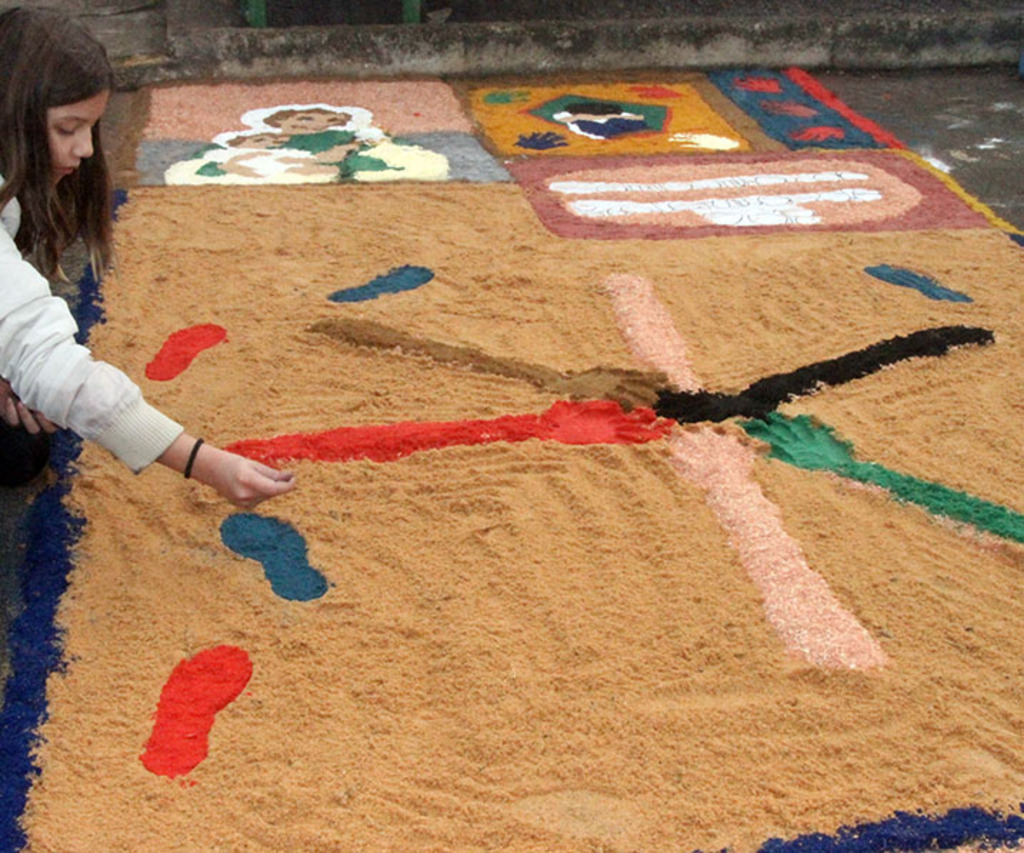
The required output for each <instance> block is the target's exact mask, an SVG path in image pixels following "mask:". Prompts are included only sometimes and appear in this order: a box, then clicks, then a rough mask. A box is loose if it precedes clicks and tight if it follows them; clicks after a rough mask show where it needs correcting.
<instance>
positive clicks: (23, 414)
mask: <svg viewBox="0 0 1024 853" xmlns="http://www.w3.org/2000/svg"><path fill="white" fill-rule="evenodd" d="M16 409H17V413H18V418H19V420H20V421H21V425H22V426H23V427H25V429H26V430H28V433H29V435H39V433H40V431H41V430H42V427H41V426H40V425H39V421H37V420H36V416H35V414H34V413H33V412H32V411H31V410H29V409H28V408H27V407H26V406H25V404H24V403H22V402H19V403H18V404H17V406H16Z"/></svg>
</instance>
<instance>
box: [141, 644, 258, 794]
mask: <svg viewBox="0 0 1024 853" xmlns="http://www.w3.org/2000/svg"><path fill="white" fill-rule="evenodd" d="M251 677H252V663H251V662H250V660H249V655H248V654H246V652H245V651H244V650H242V649H240V648H238V647H237V646H216V647H215V648H212V649H206V650H205V651H202V652H199V654H197V655H196V656H195V657H192V658H189V659H187V660H183V661H182V662H181V663H179V664H178V665H177V666H176V667H175V668H174V670H173V671H172V672H171V675H170V677H169V678H168V679H167V683H166V684H164V688H163V690H162V691H161V692H160V701H159V703H158V704H157V709H156V721H155V722H154V724H153V733H152V734H151V735H150V738H149V740H148V741H147V742H146V749H145V752H143V753H142V756H141V758H142V763H143V764H144V765H145V766H146V769H147V770H149V771H150V772H151V773H156V774H157V775H159V776H168V777H170V778H172V779H173V778H174V777H175V776H184V775H185V774H186V773H189V772H190V771H191V770H193V769H194V768H195V767H197V766H198V765H199V764H200V762H202V761H203V759H205V758H206V756H207V753H208V752H209V748H210V729H211V728H213V721H214V717H216V715H217V712H218V711H220V710H221V709H222V708H225V707H226V706H227V705H229V704H230V703H231V702H233V701H234V700H235V698H236V697H237V696H238V694H239V693H241V692H242V690H243V689H244V688H245V685H246V684H248V683H249V679H250V678H251Z"/></svg>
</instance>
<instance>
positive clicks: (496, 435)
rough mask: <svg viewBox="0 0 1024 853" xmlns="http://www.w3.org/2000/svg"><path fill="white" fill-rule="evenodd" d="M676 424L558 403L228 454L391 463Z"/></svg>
mask: <svg viewBox="0 0 1024 853" xmlns="http://www.w3.org/2000/svg"><path fill="white" fill-rule="evenodd" d="M673 423H674V422H673V421H669V420H664V419H661V418H659V417H658V416H657V415H656V414H655V413H654V412H653V411H651V410H650V409H644V408H636V409H633V410H632V411H630V412H624V411H623V410H622V408H621V406H619V404H618V403H613V402H611V401H609V400H596V401H587V402H582V403H570V402H561V401H560V402H558V403H555V404H554V405H553V406H552V407H551V408H550V409H548V410H547V411H546V412H542V413H541V414H527V415H505V416H503V417H499V418H493V419H489V420H467V421H442V422H433V423H432V422H423V421H406V422H402V423H394V424H374V425H371V426H357V427H340V428H338V429H332V430H326V431H323V432H310V433H295V434H292V435H279V436H275V437H274V438H268V439H245V440H243V441H236V442H234V443H233V444H230V445H228V447H227V449H228V450H230V451H232V452H234V453H238V454H240V455H242V456H248V457H249V458H250V459H256V460H258V461H260V462H264V463H267V464H273V463H275V462H284V461H291V460H298V459H309V460H315V461H320V462H348V461H351V460H355V459H369V460H372V461H374V462H393V461H395V460H396V459H401V458H403V457H405V456H409V455H410V454H413V453H417V452H419V451H423V450H439V449H441V448H445V447H456V446H460V445H462V446H464V445H472V444H490V443H493V442H497V441H505V442H518V441H527V440H529V439H540V440H542V441H556V442H560V443H561V444H643V443H646V442H648V441H655V440H657V439H661V438H664V437H665V436H666V435H668V433H669V431H670V430H671V429H672V427H673Z"/></svg>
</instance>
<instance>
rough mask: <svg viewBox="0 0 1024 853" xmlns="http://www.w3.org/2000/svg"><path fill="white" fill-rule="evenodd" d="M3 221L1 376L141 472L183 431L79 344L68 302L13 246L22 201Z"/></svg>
mask: <svg viewBox="0 0 1024 853" xmlns="http://www.w3.org/2000/svg"><path fill="white" fill-rule="evenodd" d="M0 183H2V181H0ZM0 224H2V226H3V227H0V377H2V378H4V379H6V380H7V381H8V382H10V383H11V387H12V388H13V389H14V393H15V394H17V395H18V397H19V398H20V399H21V400H22V401H23V402H24V403H25V405H26V406H28V408H29V409H31V410H33V411H37V412H41V413H42V414H43V415H45V416H46V417H47V418H49V419H50V420H51V421H53V422H54V423H55V424H57V425H58V426H60V427H66V428H68V429H71V430H73V431H74V432H76V433H77V434H78V435H80V436H81V437H82V438H84V439H88V440H90V441H95V442H96V443H97V444H99V445H101V446H102V447H105V448H106V449H107V450H109V451H110V452H111V453H113V454H114V455H115V456H117V457H118V458H119V459H121V460H122V461H123V462H124V463H125V464H126V465H127V466H128V467H129V468H131V469H132V470H133V471H135V472H138V471H141V470H142V469H143V468H145V467H146V466H147V465H149V464H150V463H151V462H153V461H154V460H156V458H157V457H159V456H160V455H161V454H162V453H163V452H164V451H165V450H166V449H167V448H168V447H169V446H170V445H171V443H172V442H173V441H174V439H176V438H177V437H178V436H179V435H180V434H181V433H182V432H183V431H184V430H183V428H182V427H181V425H180V424H177V423H175V422H174V421H172V420H171V419H170V418H168V417H167V416H165V415H163V414H161V413H160V412H159V411H157V410H156V409H154V408H153V407H152V406H150V405H149V404H148V403H147V402H146V401H145V400H144V399H143V398H142V392H141V391H140V390H139V388H138V386H137V385H135V383H133V382H132V381H131V380H130V379H129V378H128V377H127V376H126V375H125V374H124V373H122V372H121V371H120V370H118V369H117V368H116V367H113V366H111V365H109V364H106V363H105V362H102V361H96V360H95V359H94V358H93V357H92V354H91V353H90V352H89V350H88V349H86V348H85V347H83V346H80V345H78V344H76V343H75V339H74V336H75V333H76V332H77V331H78V326H77V325H76V323H75V320H74V318H73V317H72V316H71V311H70V309H69V308H68V305H67V303H66V302H65V301H64V300H63V299H61V298H60V297H57V296H54V295H53V294H52V293H51V292H50V285H49V283H48V282H47V280H46V279H45V278H44V277H43V276H42V275H40V274H39V272H38V271H37V270H36V269H35V267H33V266H32V265H31V264H30V263H28V262H27V261H26V260H24V259H23V258H22V256H21V252H20V251H19V250H18V247H17V246H16V245H15V243H14V237H15V235H16V234H17V233H18V228H19V226H20V224H21V206H20V205H19V204H18V201H17V199H14V200H13V201H11V202H10V203H9V204H8V205H7V206H6V207H4V209H3V210H2V211H0Z"/></svg>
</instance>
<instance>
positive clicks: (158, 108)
mask: <svg viewBox="0 0 1024 853" xmlns="http://www.w3.org/2000/svg"><path fill="white" fill-rule="evenodd" d="M318 103H322V104H338V105H347V106H354V107H361V108H362V109H367V110H370V111H372V113H373V117H374V122H375V124H376V125H377V126H378V127H381V128H383V129H384V130H385V131H387V133H390V134H410V133H428V132H431V131H438V130H449V131H451V130H454V131H461V132H463V133H470V132H472V129H473V128H472V124H471V123H470V122H469V120H468V119H467V118H466V116H465V114H464V113H463V111H462V108H461V107H460V105H459V102H458V99H457V98H456V97H455V95H454V93H453V92H452V90H451V88H449V87H448V86H447V85H446V84H445V83H442V82H441V81H440V80H399V81H384V82H382V81H337V80H334V81H331V80H321V81H308V80H297V81H280V82H276V83H194V84H187V85H175V86H166V87H162V88H156V89H153V90H151V92H150V113H149V121H148V122H147V124H146V126H145V128H144V130H143V137H144V138H145V139H193V140H202V141H209V140H212V139H213V138H214V137H215V136H216V135H217V134H219V133H223V132H225V131H231V130H247V129H248V127H247V126H246V125H245V124H244V123H243V122H242V119H241V117H242V116H243V115H244V114H245V113H247V112H248V111H249V110H251V109H253V108H254V107H269V106H271V105H273V104H318Z"/></svg>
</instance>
